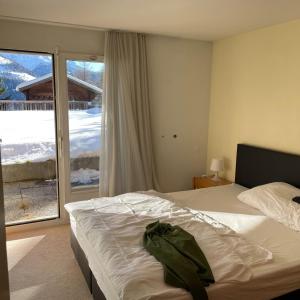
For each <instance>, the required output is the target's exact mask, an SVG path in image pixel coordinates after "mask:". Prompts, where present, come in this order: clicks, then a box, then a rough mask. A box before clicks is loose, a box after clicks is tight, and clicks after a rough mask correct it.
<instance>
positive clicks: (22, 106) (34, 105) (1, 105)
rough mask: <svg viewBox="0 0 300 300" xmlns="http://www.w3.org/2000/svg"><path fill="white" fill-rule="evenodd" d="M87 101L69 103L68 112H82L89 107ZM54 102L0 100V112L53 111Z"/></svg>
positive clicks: (89, 104) (89, 103)
mask: <svg viewBox="0 0 300 300" xmlns="http://www.w3.org/2000/svg"><path fill="white" fill-rule="evenodd" d="M91 106H92V105H91V102H89V101H69V110H84V109H88V108H89V107H91ZM53 109H54V101H48V100H42V101H39V100H26V101H23V100H22V101H20V100H0V111H14V110H53Z"/></svg>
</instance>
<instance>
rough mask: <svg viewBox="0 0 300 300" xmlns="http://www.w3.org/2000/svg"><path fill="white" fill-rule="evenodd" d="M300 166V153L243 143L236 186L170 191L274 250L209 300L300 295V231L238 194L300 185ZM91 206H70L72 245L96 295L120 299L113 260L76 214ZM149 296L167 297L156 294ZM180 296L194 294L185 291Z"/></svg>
mask: <svg viewBox="0 0 300 300" xmlns="http://www.w3.org/2000/svg"><path fill="white" fill-rule="evenodd" d="M297 170H300V156H297V155H292V154H287V153H282V152H277V151H272V150H268V149H263V148H258V147H253V146H249V145H243V144H239V145H238V148H237V164H236V176H235V183H234V184H232V185H228V186H221V187H214V188H208V189H200V190H192V191H183V192H176V193H170V194H168V196H169V197H170V198H171V199H172V201H173V202H174V203H175V204H176V205H177V206H178V207H190V208H191V209H194V210H197V211H201V212H203V213H205V214H206V215H208V216H210V217H212V218H214V220H217V221H219V222H220V223H222V224H225V225H227V226H229V227H230V228H232V229H233V230H235V231H236V232H237V233H238V234H239V235H241V236H243V237H244V238H246V239H247V240H248V241H250V242H253V243H256V244H259V245H261V246H263V247H265V248H266V249H269V250H270V251H271V252H272V253H273V260H272V262H271V263H268V264H262V265H257V266H255V267H253V268H252V269H251V271H252V273H253V276H252V277H251V280H248V281H246V282H232V283H219V284H214V285H210V286H209V288H208V289H207V292H208V296H209V299H250V298H253V297H255V298H256V299H257V300H258V299H271V298H273V299H275V298H276V299H277V298H278V299H297V298H300V290H299V287H300V256H299V253H300V236H299V232H296V231H293V230H290V229H289V228H287V227H285V226H283V225H282V224H279V223H278V222H276V221H274V220H272V219H270V218H268V217H266V216H265V215H263V214H262V213H261V212H260V211H258V210H256V209H254V208H251V207H249V206H247V205H246V204H244V203H242V202H240V201H238V200H237V198H236V197H237V195H238V194H239V193H240V192H242V191H244V190H246V189H247V188H252V187H255V186H258V185H261V184H265V183H269V182H274V181H284V182H287V183H290V184H292V185H294V186H296V187H300V173H298V172H297ZM90 205H91V203H90V202H88V201H82V202H77V203H74V204H69V207H68V211H69V213H70V223H71V246H72V249H73V251H74V254H75V257H76V259H77V261H78V263H79V266H80V267H81V270H82V272H83V274H84V277H85V279H86V282H87V284H88V286H89V288H90V291H91V293H92V295H93V298H94V299H96V300H104V299H107V300H111V299H120V296H119V294H118V293H117V290H118V287H117V286H114V284H113V282H111V281H112V280H111V278H110V276H109V270H107V264H105V263H103V261H101V254H99V253H97V251H96V248H95V247H92V246H91V242H90V240H89V239H88V238H87V236H88V234H87V233H86V232H84V231H83V230H82V229H81V228H80V225H79V223H78V222H76V218H74V215H75V214H76V211H80V210H92V207H91V206H90ZM270 228H272V232H270ZM274 232H276V235H274ZM126 297H127V298H126ZM126 297H125V296H124V299H125V298H126V299H130V296H128V295H127V296H126ZM173 298H174V299H175V297H173ZM140 299H143V298H142V297H141V298H140ZM144 299H167V297H162V296H157V295H156V297H155V296H153V297H150V298H144ZM170 299H172V296H171V298H170ZM178 299H179V298H178ZM180 299H187V300H188V299H191V298H190V297H189V296H186V295H185V294H182V298H180Z"/></svg>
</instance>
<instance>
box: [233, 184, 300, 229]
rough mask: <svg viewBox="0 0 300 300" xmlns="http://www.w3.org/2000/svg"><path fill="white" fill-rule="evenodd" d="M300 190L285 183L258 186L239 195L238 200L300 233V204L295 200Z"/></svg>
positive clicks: (299, 194)
mask: <svg viewBox="0 0 300 300" xmlns="http://www.w3.org/2000/svg"><path fill="white" fill-rule="evenodd" d="M296 196H300V189H297V188H296V187H294V186H292V185H289V184H287V183H284V182H273V183H269V184H265V185H260V186H257V187H255V188H253V189H250V190H247V191H244V192H242V193H240V194H239V195H238V199H239V200H240V201H242V202H244V203H246V204H248V205H250V206H252V207H255V208H257V209H259V210H260V211H262V212H263V213H264V214H265V215H266V216H268V217H270V218H272V219H274V220H276V221H278V222H280V223H282V224H284V225H286V226H288V227H289V228H291V229H294V230H297V231H300V204H298V203H296V202H294V201H293V198H294V197H296Z"/></svg>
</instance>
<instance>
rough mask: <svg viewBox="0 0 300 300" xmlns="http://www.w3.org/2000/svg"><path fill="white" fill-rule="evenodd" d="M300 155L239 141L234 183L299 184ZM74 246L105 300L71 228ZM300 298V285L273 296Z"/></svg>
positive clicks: (98, 298)
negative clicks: (286, 292)
mask: <svg viewBox="0 0 300 300" xmlns="http://www.w3.org/2000/svg"><path fill="white" fill-rule="evenodd" d="M299 170H300V155H295V154H289V153H284V152H279V151H274V150H269V149H265V148H260V147H255V146H250V145H245V144H238V145H237V158H236V174H235V183H237V184H240V185H243V186H245V187H248V188H252V187H255V186H257V185H261V184H266V183H270V182H274V181H283V182H287V183H289V184H292V185H294V186H296V187H298V188H300V172H299ZM71 247H72V249H73V252H74V255H75V258H76V260H77V262H78V265H79V267H80V269H81V271H82V273H83V276H84V278H85V280H86V282H87V285H88V287H89V290H90V292H91V294H92V295H93V298H94V300H106V298H105V296H104V294H103V292H102V291H101V288H100V287H99V286H98V284H97V281H96V279H95V277H94V275H93V272H92V271H91V270H90V267H89V264H88V260H87V258H86V256H85V254H84V252H83V250H82V249H81V247H80V245H79V243H78V241H77V239H76V237H75V235H74V233H73V231H72V230H71ZM275 299H276V300H295V299H300V289H297V290H295V291H293V292H290V293H288V294H285V295H282V296H280V297H277V298H274V300H275Z"/></svg>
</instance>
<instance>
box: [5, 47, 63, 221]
mask: <svg viewBox="0 0 300 300" xmlns="http://www.w3.org/2000/svg"><path fill="white" fill-rule="evenodd" d="M52 65H53V61H52V56H51V55H45V54H39V53H36V54H32V53H23V52H13V51H9V52H7V51H0V138H1V139H2V145H1V153H2V170H3V180H4V204H5V220H6V224H7V225H12V224H17V223H26V222H31V221H36V220H41V219H49V218H56V217H58V216H59V205H58V198H57V180H56V178H57V174H56V134H55V131H56V129H55V105H54V101H53V99H54V97H53V93H54V91H53V80H52V79H53V78H52V77H53V72H52Z"/></svg>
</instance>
